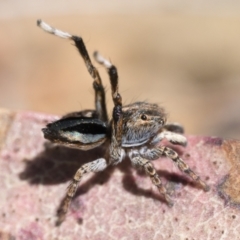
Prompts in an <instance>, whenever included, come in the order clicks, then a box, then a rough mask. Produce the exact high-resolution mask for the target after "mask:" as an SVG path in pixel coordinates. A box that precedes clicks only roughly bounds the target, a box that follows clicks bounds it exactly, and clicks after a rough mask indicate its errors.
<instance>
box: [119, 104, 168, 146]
mask: <svg viewBox="0 0 240 240" xmlns="http://www.w3.org/2000/svg"><path fill="white" fill-rule="evenodd" d="M165 122H166V113H165V111H164V109H163V108H161V107H159V106H158V105H157V104H151V103H146V102H136V103H133V104H129V105H127V106H125V107H123V135H122V136H123V138H122V139H123V140H122V144H123V146H126V147H128V146H129V147H130V146H139V145H142V144H144V143H146V142H148V140H149V139H150V138H151V137H153V136H155V135H156V134H157V133H158V132H159V131H160V129H161V128H162V127H163V126H164V124H165Z"/></svg>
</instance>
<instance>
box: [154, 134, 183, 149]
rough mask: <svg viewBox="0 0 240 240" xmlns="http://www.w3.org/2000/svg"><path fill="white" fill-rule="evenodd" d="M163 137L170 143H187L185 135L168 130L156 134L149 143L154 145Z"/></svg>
mask: <svg viewBox="0 0 240 240" xmlns="http://www.w3.org/2000/svg"><path fill="white" fill-rule="evenodd" d="M163 138H166V139H167V140H168V141H169V142H170V143H173V144H178V145H182V146H186V145H187V139H186V137H185V136H183V135H181V134H178V133H175V132H170V131H163V132H160V133H159V134H158V135H157V136H155V137H154V138H153V139H152V141H151V144H152V145H155V144H157V143H159V142H160V141H161V140H162V139H163Z"/></svg>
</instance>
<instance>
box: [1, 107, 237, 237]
mask: <svg viewBox="0 0 240 240" xmlns="http://www.w3.org/2000/svg"><path fill="white" fill-rule="evenodd" d="M55 119H56V117H55V116H47V115H43V114H37V113H31V112H17V113H16V112H10V111H7V110H1V111H0V147H1V152H0V169H1V171H0V179H1V181H0V188H1V196H0V239H21V240H23V239H28V240H29V239H32V240H35V239H71V240H74V239H91V240H95V239H96V240H100V239H104V240H106V239H116V240H120V239H121V240H123V239H127V240H129V239H130V240H132V239H134V240H135V239H136V240H139V239H143V240H146V239H154V240H161V239H173V240H178V239H184V240H187V239H188V240H192V239H195V240H197V239H211V240H212V239H217V240H218V239H222V240H223V239H240V236H239V232H240V224H239V218H240V211H239V208H240V161H239V158H240V157H239V156H240V141H235V140H223V139H220V138H216V137H199V136H188V142H189V144H188V146H187V147H186V148H182V147H177V148H176V147H174V149H176V150H177V151H178V153H179V154H180V155H181V157H182V158H183V159H184V160H185V161H186V163H187V164H189V166H190V167H191V168H192V169H193V170H194V171H195V172H197V173H198V174H199V175H200V176H201V177H202V179H203V180H205V181H206V182H207V183H208V184H209V185H210V187H211V190H210V191H209V192H204V191H203V190H202V189H199V188H198V187H197V186H196V185H195V184H194V183H193V182H192V181H191V180H190V179H189V178H188V177H187V176H186V175H184V174H182V173H181V172H180V171H179V170H178V169H177V168H176V167H175V166H174V165H173V163H172V162H171V160H169V159H166V158H161V159H159V160H157V161H154V165H155V167H156V168H157V171H158V173H159V175H160V176H161V179H162V180H163V181H164V183H165V184H166V186H167V188H168V190H169V191H170V192H171V195H172V198H173V200H174V203H175V204H174V206H173V207H172V208H169V207H168V206H167V205H166V203H165V202H164V201H163V200H162V198H161V196H160V195H159V193H158V191H157V189H156V188H155V187H154V186H152V184H151V181H150V179H149V178H148V177H147V176H146V175H145V174H144V173H143V172H142V171H140V170H135V169H133V168H132V167H131V165H130V163H129V161H128V160H127V159H126V160H125V161H124V162H122V163H121V164H119V165H118V166H116V167H110V168H109V169H108V170H106V171H104V172H102V173H97V174H90V175H89V176H86V177H85V178H84V179H83V181H82V182H81V183H80V187H79V189H78V191H77V194H76V197H75V198H74V200H73V202H72V205H71V207H70V209H69V212H68V215H67V218H66V220H65V222H63V224H62V225H61V226H60V227H56V226H55V221H56V211H57V208H58V206H59V204H60V202H61V200H62V198H63V196H64V194H65V192H66V188H67V186H68V181H69V180H70V179H71V178H72V176H73V174H74V173H75V171H76V170H77V169H78V167H79V166H81V164H82V163H85V162H88V161H91V160H93V159H95V158H97V157H99V156H101V152H102V151H103V149H95V150H93V151H88V152H83V151H79V150H75V149H68V148H64V147H61V146H53V145H51V144H49V143H47V142H46V141H45V140H44V138H43V135H42V132H41V128H43V127H44V125H45V124H46V123H47V122H50V121H53V120H55Z"/></svg>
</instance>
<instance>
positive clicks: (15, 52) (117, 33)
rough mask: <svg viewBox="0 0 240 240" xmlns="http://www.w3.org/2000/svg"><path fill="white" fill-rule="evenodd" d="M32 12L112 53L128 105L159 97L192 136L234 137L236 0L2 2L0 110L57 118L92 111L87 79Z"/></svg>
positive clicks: (72, 54) (239, 131) (238, 68)
mask: <svg viewBox="0 0 240 240" xmlns="http://www.w3.org/2000/svg"><path fill="white" fill-rule="evenodd" d="M38 18H41V19H43V20H44V21H46V22H47V23H49V24H51V25H52V26H54V27H56V28H59V29H61V30H65V31H68V32H70V33H73V34H76V35H80V36H82V37H83V39H84V40H85V43H86V45H87V48H88V51H89V53H90V54H92V53H93V51H94V50H99V51H100V52H101V53H102V54H103V55H104V56H105V57H107V58H110V59H111V61H112V62H113V63H114V64H115V65H116V66H117V67H118V71H119V76H120V92H121V94H122V97H123V101H124V103H125V104H127V103H131V102H134V101H142V100H147V101H150V102H153V103H159V104H161V105H163V106H164V107H165V108H166V109H167V112H168V114H169V119H170V121H177V122H180V123H182V124H183V125H184V126H185V129H186V132H187V133H188V134H199V135H215V136H221V137H226V138H239V137H240V109H239V108H240V27H239V26H240V2H239V1H229V0H220V1H219V0H218V1H216V0H215V1H207V0H202V1H191V0H181V1H176V0H148V1H145V0H137V1H128V0H121V1H110V0H91V1H87V0H81V1H79V0H72V1H56V0H52V1H43V0H35V1H32V0H25V1H17V0H15V1H14V0H8V1H4V0H1V1H0V107H1V108H7V109H12V110H29V111H37V112H44V113H49V114H58V115H62V114H65V113H67V112H71V111H79V110H82V109H86V108H93V106H94V103H93V99H94V92H93V90H92V79H91V77H90V76H89V74H88V72H87V70H86V67H85V65H84V64H83V61H82V59H81V57H80V56H79V54H78V52H77V50H76V49H75V47H74V46H72V43H71V42H69V41H67V40H64V39H60V38H57V37H54V36H51V35H50V34H47V33H44V32H43V31H42V30H41V29H39V28H38V27H37V26H36V20H37V19H38ZM96 66H97V67H98V69H99V71H100V74H101V76H102V80H103V83H104V86H106V90H107V103H108V111H109V112H110V111H111V107H112V106H113V104H112V101H111V97H110V86H109V79H108V76H107V74H106V72H105V69H104V68H103V67H101V66H98V65H97V64H96Z"/></svg>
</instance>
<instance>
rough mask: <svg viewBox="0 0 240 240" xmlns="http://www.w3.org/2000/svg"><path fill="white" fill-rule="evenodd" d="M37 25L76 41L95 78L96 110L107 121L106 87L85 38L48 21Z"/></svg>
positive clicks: (39, 22) (88, 68)
mask: <svg viewBox="0 0 240 240" xmlns="http://www.w3.org/2000/svg"><path fill="white" fill-rule="evenodd" d="M37 25H38V26H39V27H41V28H42V29H43V30H45V31H46V32H48V33H51V34H53V35H55V36H58V37H61V38H66V39H70V40H72V41H74V43H75V46H76V47H77V49H78V51H79V53H80V54H81V56H82V58H83V60H84V63H85V65H86V67H87V70H88V72H89V74H90V75H91V77H92V78H93V80H94V81H93V88H94V90H95V107H96V111H97V113H98V115H99V118H100V119H101V120H102V121H104V122H107V121H108V117H107V108H106V102H105V91H104V87H103V85H102V80H101V77H100V75H99V73H98V70H97V69H96V68H95V67H94V66H93V64H92V62H91V59H90V57H89V55H88V52H87V49H86V46H85V44H84V42H83V39H82V38H81V37H79V36H75V35H71V34H69V33H67V32H63V31H61V30H58V29H56V28H54V27H51V26H50V25H48V24H47V23H45V22H43V21H42V20H38V21H37Z"/></svg>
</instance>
